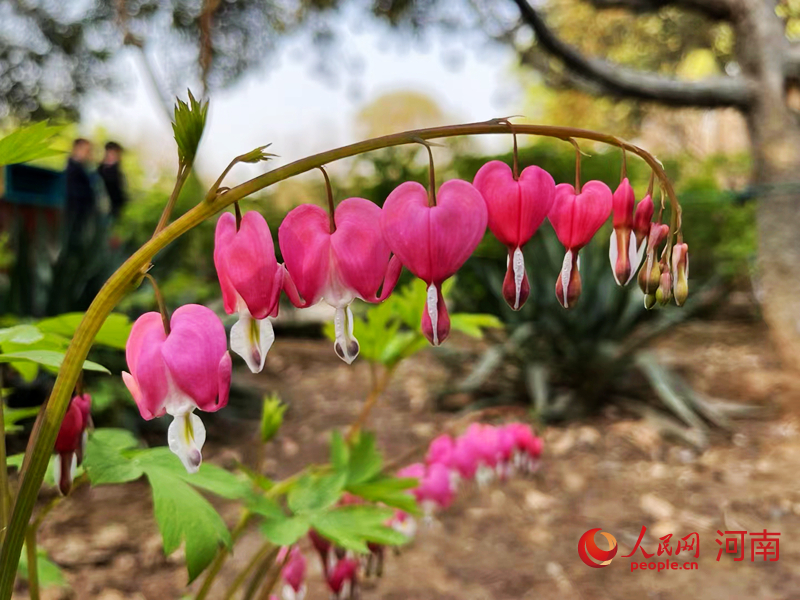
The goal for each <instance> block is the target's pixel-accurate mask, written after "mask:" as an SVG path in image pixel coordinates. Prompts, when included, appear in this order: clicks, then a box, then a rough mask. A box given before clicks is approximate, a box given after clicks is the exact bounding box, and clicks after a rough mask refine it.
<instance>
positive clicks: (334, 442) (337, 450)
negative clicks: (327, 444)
mask: <svg viewBox="0 0 800 600" xmlns="http://www.w3.org/2000/svg"><path fill="white" fill-rule="evenodd" d="M349 462H350V450H349V448H348V447H347V444H345V442H344V438H343V437H342V433H341V432H340V431H338V430H337V431H334V432H333V433H332V434H331V465H333V469H334V470H335V471H346V470H347V465H348V463H349Z"/></svg>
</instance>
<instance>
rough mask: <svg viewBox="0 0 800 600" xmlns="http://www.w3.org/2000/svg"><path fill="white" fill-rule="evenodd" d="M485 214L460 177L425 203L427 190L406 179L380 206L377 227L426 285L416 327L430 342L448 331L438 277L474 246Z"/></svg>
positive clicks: (455, 268)
mask: <svg viewBox="0 0 800 600" xmlns="http://www.w3.org/2000/svg"><path fill="white" fill-rule="evenodd" d="M487 218H488V217H487V211H486V203H485V202H484V200H483V197H482V196H481V194H480V192H479V191H478V190H476V189H475V188H474V187H473V186H472V185H471V184H469V183H467V182H466V181H462V180H460V179H452V180H450V181H447V182H445V183H444V184H442V186H441V187H440V188H439V192H438V194H437V200H436V205H435V206H428V192H427V191H426V190H425V188H424V187H423V186H422V185H420V184H419V183H416V182H412V181H407V182H406V183H402V184H400V185H399V186H398V187H397V188H395V189H394V191H392V193H391V194H389V197H388V198H387V199H386V202H385V203H384V205H383V213H382V214H381V228H382V230H383V235H384V237H385V238H386V242H387V243H388V244H389V248H390V249H391V251H392V252H394V254H395V255H396V256H397V257H398V258H399V259H400V262H402V263H403V264H404V265H405V266H406V267H407V268H408V270H409V271H411V272H412V273H413V274H414V275H416V276H417V277H419V278H420V279H422V280H423V281H424V282H425V283H426V284H427V285H428V296H427V300H426V302H425V310H424V311H423V313H422V332H423V333H424V334H425V337H426V338H428V341H430V342H431V343H432V344H433V345H434V346H438V345H439V344H441V343H442V342H443V341H444V340H445V338H447V336H448V334H449V333H450V316H449V315H448V314H447V307H446V306H445V303H444V298H442V290H441V286H442V282H444V281H445V280H446V279H448V278H449V277H452V276H453V275H454V274H455V273H456V271H458V269H459V268H461V265H463V264H464V262H465V261H466V260H467V259H468V258H469V256H470V255H471V254H472V252H473V250H475V248H476V247H477V246H478V244H479V243H480V241H481V239H482V238H483V234H484V232H485V231H486V221H487Z"/></svg>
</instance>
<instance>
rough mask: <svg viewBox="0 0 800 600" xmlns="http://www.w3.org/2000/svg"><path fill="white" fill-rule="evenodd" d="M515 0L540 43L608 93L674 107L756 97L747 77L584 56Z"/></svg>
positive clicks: (525, 4)
mask: <svg viewBox="0 0 800 600" xmlns="http://www.w3.org/2000/svg"><path fill="white" fill-rule="evenodd" d="M630 1H631V2H637V1H644V0H630ZM514 2H516V4H517V6H518V7H519V9H520V11H521V13H522V19H523V21H524V22H525V23H527V24H528V25H530V27H531V28H532V29H533V31H534V33H535V34H536V40H537V43H538V44H539V46H540V47H541V48H543V49H544V50H546V51H547V52H549V53H550V54H551V55H553V56H554V57H556V58H558V59H559V60H560V61H561V62H562V63H563V64H564V66H565V67H566V68H567V69H568V70H570V71H572V72H573V73H574V74H576V75H578V76H580V77H583V78H584V79H587V80H589V81H591V82H592V83H595V84H597V85H599V86H600V87H601V88H602V90H603V92H604V93H607V94H612V95H618V96H622V97H626V98H634V99H638V100H652V101H655V102H659V103H661V104H666V105H670V106H704V107H719V106H738V107H743V106H747V105H748V104H749V103H750V101H751V99H752V96H753V87H752V84H751V82H750V80H748V79H746V78H744V77H727V76H726V77H708V78H706V79H702V80H700V81H680V80H678V79H674V78H672V77H664V76H662V75H656V74H653V73H648V72H645V71H641V70H638V69H631V68H628V67H623V66H620V65H617V64H614V63H612V62H609V61H607V60H603V59H599V58H590V57H587V56H584V55H583V54H582V53H581V52H580V51H579V50H578V49H577V48H575V47H573V46H571V45H570V44H567V43H566V42H564V41H563V40H562V39H560V38H559V37H558V36H557V35H556V34H555V33H554V32H553V31H552V30H551V29H550V28H549V27H548V26H547V24H546V23H545V22H544V20H543V19H542V17H541V16H540V15H539V13H538V12H537V11H536V10H535V9H534V8H533V7H532V6H531V5H530V4H528V2H527V1H526V0H514ZM522 59H523V61H526V60H530V55H527V56H526V54H525V53H523V54H522Z"/></svg>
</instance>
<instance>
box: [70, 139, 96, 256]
mask: <svg viewBox="0 0 800 600" xmlns="http://www.w3.org/2000/svg"><path fill="white" fill-rule="evenodd" d="M91 158H92V143H91V142H90V141H89V140H87V139H84V138H78V139H76V140H75V141H74V142H72V153H71V154H70V156H69V160H67V168H66V171H65V173H66V193H67V211H66V217H67V226H68V231H69V235H70V239H74V240H77V238H78V236H80V234H81V232H82V231H83V229H84V227H85V226H86V225H87V221H89V220H90V219H91V218H92V216H93V214H94V212H95V208H96V201H95V194H94V188H93V187H92V180H91V177H90V176H89V171H88V169H87V167H88V163H89V161H90V160H91Z"/></svg>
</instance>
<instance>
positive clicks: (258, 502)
mask: <svg viewBox="0 0 800 600" xmlns="http://www.w3.org/2000/svg"><path fill="white" fill-rule="evenodd" d="M245 504H246V506H247V509H248V510H249V511H250V512H252V513H255V514H257V515H261V516H262V517H266V518H267V519H285V518H287V517H286V513H284V512H283V509H282V508H281V507H280V505H279V504H278V503H277V502H275V500H273V499H272V498H267V497H266V496H261V495H259V494H251V495H249V496H248V497H247V498H246V499H245Z"/></svg>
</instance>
